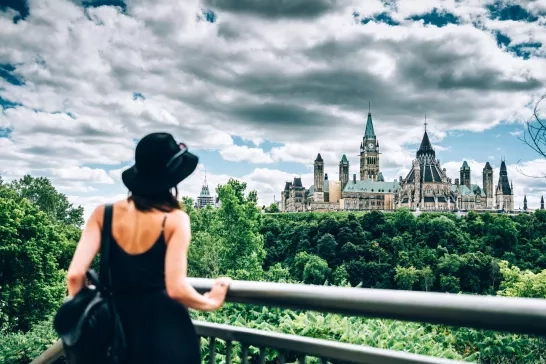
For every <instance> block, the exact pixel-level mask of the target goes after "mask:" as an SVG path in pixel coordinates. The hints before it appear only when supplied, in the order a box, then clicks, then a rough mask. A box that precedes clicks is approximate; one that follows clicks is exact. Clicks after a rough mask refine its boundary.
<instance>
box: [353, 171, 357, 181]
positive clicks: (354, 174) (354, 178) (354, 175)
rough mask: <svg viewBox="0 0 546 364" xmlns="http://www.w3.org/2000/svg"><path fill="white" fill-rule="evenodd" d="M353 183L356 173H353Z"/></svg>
mask: <svg viewBox="0 0 546 364" xmlns="http://www.w3.org/2000/svg"><path fill="white" fill-rule="evenodd" d="M353 183H356V173H353Z"/></svg>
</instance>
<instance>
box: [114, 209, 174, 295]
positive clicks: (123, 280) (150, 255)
mask: <svg viewBox="0 0 546 364" xmlns="http://www.w3.org/2000/svg"><path fill="white" fill-rule="evenodd" d="M165 221H167V214H165V217H164V218H163V223H162V225H161V234H160V236H159V238H158V239H157V240H156V242H155V243H154V244H153V245H152V247H151V248H150V249H148V250H147V251H145V252H144V253H140V254H129V253H126V252H125V251H124V250H123V249H122V248H121V247H120V246H119V245H118V243H117V242H116V240H115V239H114V237H113V236H111V237H110V238H111V239H112V240H111V241H112V243H113V244H111V245H112V251H111V253H110V269H111V275H112V289H113V293H114V294H118V295H139V294H146V293H155V292H161V291H164V290H165V254H166V252H167V244H166V243H165V235H164V230H165Z"/></svg>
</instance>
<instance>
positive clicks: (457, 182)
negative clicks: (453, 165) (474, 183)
mask: <svg viewBox="0 0 546 364" xmlns="http://www.w3.org/2000/svg"><path fill="white" fill-rule="evenodd" d="M455 184H456V185H457V186H458V185H459V179H458V178H455Z"/></svg>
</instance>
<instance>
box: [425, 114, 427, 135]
mask: <svg viewBox="0 0 546 364" xmlns="http://www.w3.org/2000/svg"><path fill="white" fill-rule="evenodd" d="M426 131H427V114H425V133H426Z"/></svg>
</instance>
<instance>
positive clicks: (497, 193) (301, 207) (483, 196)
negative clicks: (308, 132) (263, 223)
mask: <svg viewBox="0 0 546 364" xmlns="http://www.w3.org/2000/svg"><path fill="white" fill-rule="evenodd" d="M379 155H380V153H379V141H378V140H377V137H376V135H375V131H374V127H373V121H372V114H371V112H368V119H367V121H366V130H365V131H364V136H363V137H362V142H361V143H360V166H359V173H358V175H359V178H358V179H357V174H356V173H354V174H353V175H352V177H351V174H350V168H349V167H350V166H349V161H348V159H347V157H346V155H345V154H344V155H343V156H342V157H341V160H340V161H339V165H338V168H339V180H338V181H332V180H329V179H328V174H327V173H326V169H325V165H324V160H323V159H322V157H321V155H320V153H318V154H317V157H316V159H315V161H314V184H313V185H311V186H309V187H308V188H306V187H305V186H303V184H302V181H301V178H300V177H295V178H294V180H293V181H287V182H286V183H285V187H284V190H283V191H282V192H281V209H282V211H283V212H302V211H342V210H344V211H366V210H395V209H397V208H401V207H405V208H409V209H411V210H419V211H455V210H504V211H512V210H514V187H513V185H512V183H511V182H510V181H509V179H508V172H507V170H506V163H505V161H504V160H503V161H502V162H501V166H500V173H499V178H498V183H497V185H496V187H495V186H494V184H493V180H494V178H493V168H492V167H491V165H490V164H489V162H487V163H486V164H485V166H484V168H483V171H482V177H483V179H482V185H481V187H480V186H479V185H478V184H476V183H472V180H471V173H470V172H471V171H470V166H469V165H468V163H467V162H466V161H464V163H463V165H462V166H461V169H460V176H459V178H455V179H454V180H452V179H451V178H449V177H448V176H447V175H446V169H445V168H442V166H441V164H440V160H439V159H437V158H436V152H435V151H434V149H433V147H432V144H431V143H430V139H429V137H428V134H427V131H426V123H425V132H424V135H423V139H422V141H421V145H420V147H419V149H418V150H417V153H416V155H415V159H414V160H413V162H412V167H411V169H410V171H409V173H408V174H407V176H406V177H405V178H404V177H402V176H400V178H399V180H396V179H395V180H394V181H392V182H391V181H385V179H384V177H383V174H382V173H381V169H380V164H379Z"/></svg>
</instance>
